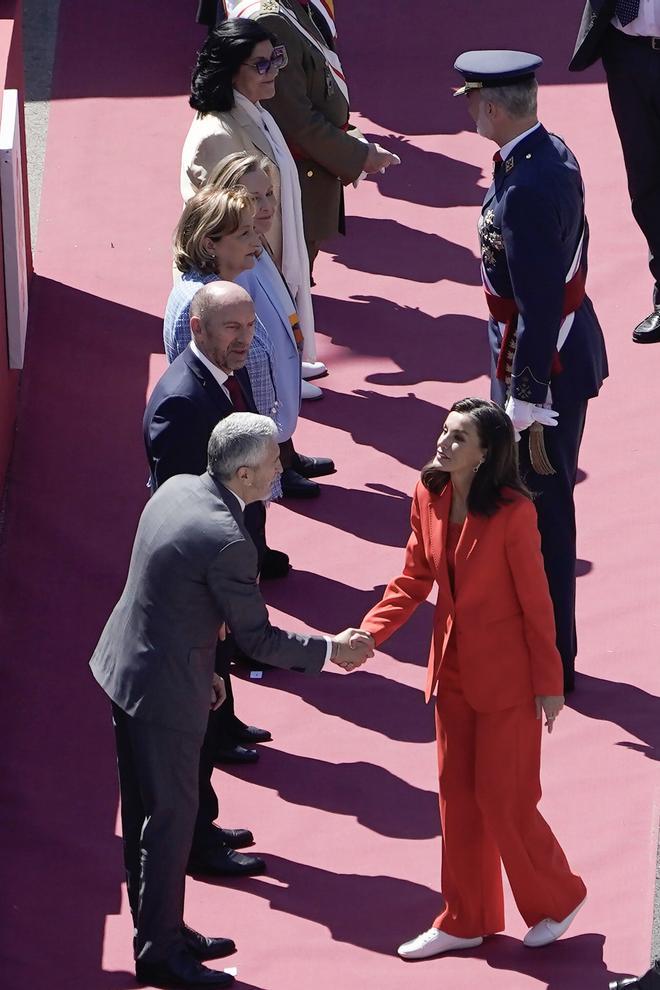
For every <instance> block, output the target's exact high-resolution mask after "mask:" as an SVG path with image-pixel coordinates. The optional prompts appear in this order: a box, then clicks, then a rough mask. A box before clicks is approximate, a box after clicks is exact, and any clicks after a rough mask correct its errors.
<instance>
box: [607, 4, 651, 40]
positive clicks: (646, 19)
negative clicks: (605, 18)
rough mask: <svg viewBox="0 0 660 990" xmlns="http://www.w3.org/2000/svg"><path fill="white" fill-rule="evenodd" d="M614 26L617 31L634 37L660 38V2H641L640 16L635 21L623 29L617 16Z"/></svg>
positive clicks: (614, 18)
mask: <svg viewBox="0 0 660 990" xmlns="http://www.w3.org/2000/svg"><path fill="white" fill-rule="evenodd" d="M612 24H613V25H614V27H615V28H616V29H617V31H623V33H624V34H631V35H633V37H642V38H660V0H640V3H639V14H638V15H637V17H636V18H635V20H634V21H631V22H630V24H626V26H625V27H623V26H622V25H621V21H620V20H619V18H618V17H617V16H616V14H615V15H614V17H613V18H612Z"/></svg>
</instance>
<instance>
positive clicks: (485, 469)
mask: <svg viewBox="0 0 660 990" xmlns="http://www.w3.org/2000/svg"><path fill="white" fill-rule="evenodd" d="M449 412H458V413H466V414H467V415H468V416H470V417H471V418H472V419H473V420H474V424H475V426H476V428H477V433H478V434H479V442H480V443H481V446H482V447H483V449H484V451H485V457H484V460H483V463H482V464H481V466H480V468H479V470H478V471H477V473H476V474H475V477H474V481H473V482H472V485H471V487H470V493H469V495H468V500H467V504H468V511H469V512H472V513H474V514H475V515H482V516H492V515H494V514H495V512H497V510H498V509H499V507H500V506H501V505H504V504H505V503H506V502H508V501H509V499H508V498H507V497H506V495H505V494H504V489H505V488H508V489H510V490H512V491H515V492H519V493H520V494H521V495H524V496H526V498H531V497H532V495H531V493H530V491H529V489H528V488H527V486H526V485H525V484H524V482H523V480H522V478H521V477H520V472H519V470H518V452H517V450H516V440H515V433H514V430H513V423H512V422H511V420H510V419H509V417H508V416H507V415H506V413H505V412H504V410H503V409H501V408H500V406H498V405H496V404H495V403H494V402H490V401H489V400H488V399H459V401H458V402H455V403H454V405H453V406H452V407H451V409H450V410H449ZM421 479H422V484H423V485H424V487H425V488H427V489H428V491H430V492H432V493H433V494H435V495H437V494H438V493H439V492H441V491H442V489H443V488H444V487H445V485H446V484H447V482H448V481H449V472H448V471H443V470H442V468H440V467H439V466H438V465H437V464H436V463H435V462H434V461H429V463H428V464H427V465H426V466H425V467H424V468H423V469H422V474H421Z"/></svg>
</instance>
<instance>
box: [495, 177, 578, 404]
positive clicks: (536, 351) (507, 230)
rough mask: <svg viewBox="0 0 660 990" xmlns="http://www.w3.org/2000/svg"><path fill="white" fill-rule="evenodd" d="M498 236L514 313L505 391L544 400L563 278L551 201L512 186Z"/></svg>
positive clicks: (556, 216)
mask: <svg viewBox="0 0 660 990" xmlns="http://www.w3.org/2000/svg"><path fill="white" fill-rule="evenodd" d="M502 238H503V241H504V250H505V251H506V260H507V264H508V267H509V273H510V276H511V284H512V286H513V294H514V298H515V300H516V306H517V307H518V311H519V313H520V318H519V321H518V333H517V343H516V350H515V355H514V361H513V372H512V379H511V394H512V395H513V396H514V398H516V399H524V400H525V401H526V402H539V403H540V402H545V401H546V397H547V392H548V385H549V383H550V371H551V367H552V360H553V357H554V354H555V351H556V348H557V338H558V336H559V329H560V326H561V321H562V310H563V307H564V287H565V278H566V272H565V271H564V260H563V258H564V250H563V247H562V240H561V226H560V216H559V212H558V209H557V207H556V205H555V204H554V203H553V202H552V200H551V199H550V198H549V197H547V196H546V195H544V194H543V193H541V192H540V191H539V190H537V189H534V188H531V187H529V186H524V185H523V186H512V187H511V188H510V189H509V190H508V191H507V193H506V197H505V200H504V204H503V212H502Z"/></svg>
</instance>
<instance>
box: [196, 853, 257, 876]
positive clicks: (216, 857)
mask: <svg viewBox="0 0 660 990" xmlns="http://www.w3.org/2000/svg"><path fill="white" fill-rule="evenodd" d="M265 872H266V861H265V860H264V859H262V858H261V856H246V855H245V853H239V852H235V851H234V850H233V849H229V847H226V848H225V847H223V846H217V847H216V848H215V849H206V850H205V851H204V853H201V854H196V855H195V856H191V857H190V859H189V861H188V873H191V874H193V875H195V874H198V875H199V876H204V877H254V876H257V874H259V873H265Z"/></svg>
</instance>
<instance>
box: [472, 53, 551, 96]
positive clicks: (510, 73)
mask: <svg viewBox="0 0 660 990" xmlns="http://www.w3.org/2000/svg"><path fill="white" fill-rule="evenodd" d="M541 65H543V59H542V58H541V57H540V55H532V54H531V53H530V52H509V51H482V52H463V54H462V55H459V56H458V58H457V59H456V61H455V62H454V68H455V69H456V71H457V72H460V74H461V75H462V76H463V78H464V79H465V84H464V85H463V86H461V88H460V89H457V90H456V92H455V93H454V96H462V95H463V94H464V93H469V91H470V90H471V89H483V88H484V87H485V86H507V85H509V84H511V83H518V82H522V81H523V80H524V79H533V78H534V74H535V72H536V70H537V69H538V68H539V66H541Z"/></svg>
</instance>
